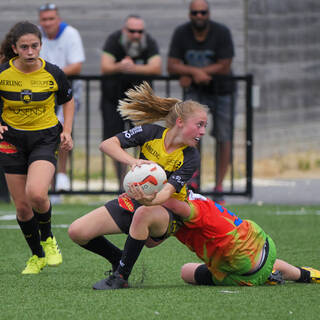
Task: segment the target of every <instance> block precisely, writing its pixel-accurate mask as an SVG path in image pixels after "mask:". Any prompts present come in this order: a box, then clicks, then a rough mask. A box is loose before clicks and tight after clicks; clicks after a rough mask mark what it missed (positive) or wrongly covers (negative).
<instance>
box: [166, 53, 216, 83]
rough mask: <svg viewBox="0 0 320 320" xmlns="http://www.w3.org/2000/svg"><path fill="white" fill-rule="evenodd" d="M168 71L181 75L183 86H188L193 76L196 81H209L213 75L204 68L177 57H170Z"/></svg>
mask: <svg viewBox="0 0 320 320" xmlns="http://www.w3.org/2000/svg"><path fill="white" fill-rule="evenodd" d="M168 72H169V74H177V75H180V76H181V78H180V84H181V86H182V87H188V86H189V85H190V83H191V78H192V79H193V81H194V82H195V83H199V84H200V83H205V84H207V83H209V82H210V80H211V76H210V75H209V74H208V73H207V72H206V71H205V70H203V68H198V67H194V66H189V65H186V64H184V63H183V62H182V61H181V60H179V59H177V58H171V57H169V58H168Z"/></svg>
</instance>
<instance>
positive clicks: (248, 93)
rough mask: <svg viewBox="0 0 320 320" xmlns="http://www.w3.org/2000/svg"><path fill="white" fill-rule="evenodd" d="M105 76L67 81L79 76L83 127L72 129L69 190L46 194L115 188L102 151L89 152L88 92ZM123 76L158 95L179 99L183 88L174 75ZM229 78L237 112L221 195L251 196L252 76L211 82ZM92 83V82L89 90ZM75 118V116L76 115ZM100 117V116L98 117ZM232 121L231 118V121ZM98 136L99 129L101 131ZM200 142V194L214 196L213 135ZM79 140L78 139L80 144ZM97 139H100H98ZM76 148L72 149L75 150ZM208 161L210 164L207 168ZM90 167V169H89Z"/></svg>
mask: <svg viewBox="0 0 320 320" xmlns="http://www.w3.org/2000/svg"><path fill="white" fill-rule="evenodd" d="M104 77H106V76H100V75H79V76H72V77H70V80H71V81H72V80H76V79H80V80H82V81H83V99H82V111H81V112H82V117H83V118H84V119H83V120H84V121H83V123H84V124H83V126H82V127H81V130H82V131H83V133H84V134H82V136H81V138H79V134H78V132H77V130H76V129H74V133H73V137H74V142H75V146H76V147H75V150H74V151H73V152H72V153H71V156H70V161H69V170H68V174H69V177H70V181H71V189H70V191H55V190H50V192H49V193H50V194H66V195H67V194H69V195H81V194H86V195H93V194H117V193H118V192H119V187H117V186H115V184H116V182H115V181H116V178H115V177H114V174H113V177H111V178H110V175H111V176H112V173H113V165H112V163H108V161H107V159H106V157H105V156H104V155H102V154H100V155H98V156H97V155H96V154H95V155H94V156H93V155H92V154H91V152H92V150H93V146H92V144H93V143H94V144H96V146H94V147H95V148H96V149H98V142H95V141H93V139H92V131H93V128H95V126H97V123H94V121H96V120H93V119H92V117H93V112H92V107H93V106H92V95H98V96H100V92H99V90H97V84H98V85H99V88H100V83H101V81H102V80H103V78H104ZM125 77H126V79H128V78H132V80H147V81H149V82H150V83H151V84H152V86H153V88H154V90H155V92H156V94H159V92H160V93H161V94H159V95H162V96H167V97H178V96H177V95H180V96H181V97H182V98H183V90H182V89H181V88H180V86H179V84H178V82H177V80H178V78H177V77H174V76H143V77H141V76H133V75H126V76H125ZM112 78H121V76H112ZM221 81H229V82H230V81H232V82H233V83H235V84H237V87H238V94H237V96H238V98H237V107H236V110H237V112H236V113H235V119H233V120H232V121H233V123H234V139H233V141H232V156H231V165H230V170H229V173H228V175H227V177H226V179H225V182H224V191H223V193H222V194H223V195H232V196H246V197H252V191H253V190H252V174H253V108H252V86H253V77H252V75H234V76H219V77H215V78H214V82H216V83H219V82H221ZM93 84H96V86H95V90H93ZM77 117H78V116H77ZM100 119H101V118H100ZM234 120H235V121H234ZM101 136H102V131H101ZM206 139H207V140H205V141H202V144H201V157H202V164H201V185H200V189H201V193H202V194H204V195H212V196H214V195H215V192H214V191H213V186H214V178H210V177H214V176H215V172H214V171H215V170H214V163H215V142H214V139H213V138H209V137H208V138H206ZM79 140H82V141H81V143H80V141H79ZM100 141H101V140H100ZM75 151H76V152H75ZM78 154H81V155H82V156H81V157H82V165H81V173H79V172H78V171H79V169H77V166H76V163H77V155H78ZM97 157H98V158H100V162H99V164H97V163H96V161H97V160H96V159H95V160H94V161H95V163H94V164H92V162H93V158H97ZM210 163H211V164H212V165H211V167H212V168H210ZM93 167H94V168H93Z"/></svg>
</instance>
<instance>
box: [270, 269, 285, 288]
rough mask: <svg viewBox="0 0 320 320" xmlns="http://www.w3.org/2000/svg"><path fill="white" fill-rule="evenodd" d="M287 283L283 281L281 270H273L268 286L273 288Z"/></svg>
mask: <svg viewBox="0 0 320 320" xmlns="http://www.w3.org/2000/svg"><path fill="white" fill-rule="evenodd" d="M284 283H285V281H284V280H283V277H282V273H281V272H280V271H279V270H272V272H271V274H270V276H269V278H268V280H267V281H266V284H269V285H271V286H276V285H278V284H284Z"/></svg>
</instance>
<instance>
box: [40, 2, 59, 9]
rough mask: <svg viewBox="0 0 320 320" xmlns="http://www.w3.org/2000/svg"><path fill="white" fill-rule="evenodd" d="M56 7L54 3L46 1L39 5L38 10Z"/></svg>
mask: <svg viewBox="0 0 320 320" xmlns="http://www.w3.org/2000/svg"><path fill="white" fill-rule="evenodd" d="M57 9H58V7H57V6H56V5H55V4H54V3H46V4H43V5H42V6H40V8H39V11H47V10H57Z"/></svg>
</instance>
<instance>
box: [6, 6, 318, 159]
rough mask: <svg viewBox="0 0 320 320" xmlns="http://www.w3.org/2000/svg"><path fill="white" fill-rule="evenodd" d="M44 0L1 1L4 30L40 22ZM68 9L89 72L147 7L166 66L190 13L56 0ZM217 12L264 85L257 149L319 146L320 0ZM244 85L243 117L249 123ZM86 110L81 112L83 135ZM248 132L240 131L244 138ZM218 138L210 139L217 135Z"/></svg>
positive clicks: (97, 127)
mask: <svg viewBox="0 0 320 320" xmlns="http://www.w3.org/2000/svg"><path fill="white" fill-rule="evenodd" d="M44 2H45V1H38V0H25V1H23V2H22V1H21V0H9V1H6V2H5V1H2V2H1V4H0V10H1V19H0V38H3V36H4V35H5V33H6V32H7V31H8V29H9V28H10V27H11V26H12V25H13V23H14V22H16V21H19V20H25V19H28V20H30V21H32V22H35V23H36V22H37V19H38V13H37V8H38V7H39V6H40V5H41V4H43V3H44ZM54 2H55V3H56V4H57V5H58V6H60V13H61V16H62V17H63V18H64V19H65V20H66V21H67V22H69V23H70V24H72V25H74V26H75V27H76V28H78V29H79V30H80V32H81V35H82V37H83V41H84V45H85V50H86V55H87V61H86V63H85V64H84V67H83V74H98V73H99V65H100V53H101V47H102V45H103V42H104V41H105V39H106V37H107V35H108V34H109V33H111V32H112V31H114V30H115V29H118V28H121V26H122V23H123V19H124V17H126V16H127V15H128V14H129V13H140V14H141V16H142V17H143V18H144V19H145V20H146V22H147V28H148V30H149V31H150V33H151V34H152V35H153V36H154V37H155V38H156V39H157V40H158V42H159V45H160V48H161V55H162V57H163V60H164V67H163V72H164V73H165V72H166V55H167V50H168V45H169V39H170V36H171V34H172V31H173V29H174V27H175V26H176V25H178V24H180V23H182V22H184V21H186V19H187V15H188V3H189V1H187V0H157V1H153V0H134V1H129V0H109V1H106V0H91V1H85V0H56V1H54ZM209 3H210V5H211V16H212V18H213V19H215V20H217V21H219V22H222V23H224V24H226V25H228V26H229V27H230V29H231V31H232V34H233V37H234V42H235V46H236V57H235V59H234V63H233V69H234V71H235V73H236V74H245V73H247V72H248V73H252V74H253V75H254V77H255V83H256V84H257V85H258V86H259V87H260V93H261V99H260V108H257V109H256V110H255V134H254V139H255V143H254V150H255V157H256V158H259V157H268V156H270V155H272V154H278V153H286V152H292V151H295V150H304V149H319V141H320V130H319V128H318V127H319V125H318V121H319V120H320V119H319V118H320V113H319V106H320V101H319V100H320V99H319V98H320V90H318V87H319V84H320V52H319V51H320V39H319V32H318V30H319V27H320V19H319V15H320V2H319V0H281V1H278V0H241V1H239V0H210V1H209ZM91 92H92V95H91V101H92V102H91V110H90V113H91V115H92V125H91V128H92V132H91V133H92V136H93V139H94V141H93V144H95V145H97V143H98V141H99V140H100V137H101V119H100V112H99V108H98V101H99V96H100V92H99V86H98V84H93V85H92V87H91ZM242 101H243V99H242V93H241V92H240V96H239V103H238V115H237V118H236V123H237V126H238V128H239V132H241V130H242V129H243V117H242V109H243V107H242ZM84 121H85V114H84V110H82V111H81V112H80V114H79V115H78V119H77V122H76V131H75V133H76V136H77V137H79V139H78V140H81V139H82V137H83V131H82V130H81V128H82V127H83V124H84ZM239 139H240V140H241V137H240V138H239ZM210 141H211V140H210Z"/></svg>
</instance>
